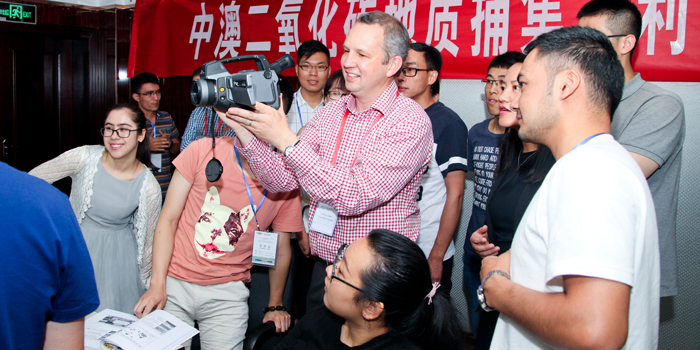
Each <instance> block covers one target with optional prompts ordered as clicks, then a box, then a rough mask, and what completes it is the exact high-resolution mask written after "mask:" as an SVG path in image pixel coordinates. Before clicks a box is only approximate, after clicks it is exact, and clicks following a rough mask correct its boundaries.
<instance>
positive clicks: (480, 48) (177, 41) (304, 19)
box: [128, 0, 700, 81]
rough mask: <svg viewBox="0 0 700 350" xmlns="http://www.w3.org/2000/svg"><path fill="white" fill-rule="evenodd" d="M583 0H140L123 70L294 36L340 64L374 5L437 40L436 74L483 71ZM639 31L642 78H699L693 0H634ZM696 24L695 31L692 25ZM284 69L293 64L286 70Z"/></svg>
mask: <svg viewBox="0 0 700 350" xmlns="http://www.w3.org/2000/svg"><path fill="white" fill-rule="evenodd" d="M586 2H587V0H568V1H565V0H511V1H508V0H430V1H427V0H426V1H418V0H306V1H304V0H267V1H264V0H223V1H222V0H206V1H204V2H200V1H193V0H139V1H137V2H136V11H135V14H134V21H133V30H132V36H131V40H132V41H131V51H130V55H129V72H128V75H129V76H130V77H133V76H134V75H135V74H136V73H141V72H146V71H148V72H152V73H154V74H156V75H158V76H160V77H169V76H177V75H190V74H191V73H192V71H193V70H194V69H195V68H196V67H199V66H201V65H202V64H204V63H206V62H209V61H212V60H220V59H224V58H228V57H233V56H242V55H249V54H263V55H265V56H266V57H267V59H268V60H269V61H270V63H272V62H273V61H275V60H276V59H278V58H279V57H281V56H282V55H283V54H284V53H290V54H291V55H292V56H293V57H295V60H296V54H295V53H296V48H297V47H299V45H300V43H302V42H304V41H306V40H310V39H317V40H320V41H322V42H323V43H324V44H326V46H328V48H329V49H330V51H331V68H332V69H333V70H336V69H339V68H340V56H341V55H342V45H343V41H344V40H345V36H346V34H347V32H348V31H349V29H350V28H351V27H352V24H353V23H354V22H355V20H356V19H357V16H358V14H360V13H363V12H369V11H374V10H380V11H384V12H387V13H389V14H392V15H393V16H395V17H396V18H398V19H399V20H401V21H402V22H403V23H404V26H406V28H407V29H408V31H409V34H410V35H411V38H412V40H414V41H417V42H425V43H428V44H430V45H433V46H435V47H437V48H438V49H439V50H440V51H441V53H442V57H443V60H444V65H443V68H442V77H443V78H447V79H474V78H479V79H480V78H483V77H484V74H485V72H486V68H487V66H488V64H489V62H490V61H491V59H492V58H493V57H494V56H497V55H499V54H501V53H504V52H506V51H508V50H521V48H522V47H524V46H525V45H526V44H527V43H528V42H529V41H530V40H532V39H533V38H534V37H536V36H537V35H539V34H541V33H543V32H546V31H549V30H552V29H556V28H559V27H561V26H570V25H575V24H576V13H577V12H578V10H579V9H580V8H581V6H582V5H583V4H585V3H586ZM634 2H635V3H637V2H638V6H639V10H640V11H641V13H642V15H643V18H644V20H643V32H642V37H641V39H640V40H639V43H638V45H637V49H636V50H635V57H634V63H633V65H634V67H635V71H637V72H641V73H642V75H643V77H644V78H645V79H646V80H656V81H700V60H699V59H698V57H700V22H695V21H689V19H692V18H700V4H698V3H695V2H692V3H691V2H690V1H688V0H678V1H676V0H635V1H634ZM695 34H698V35H695ZM285 74H292V73H291V71H288V72H285Z"/></svg>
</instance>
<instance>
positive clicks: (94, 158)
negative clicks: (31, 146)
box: [29, 103, 161, 313]
mask: <svg viewBox="0 0 700 350" xmlns="http://www.w3.org/2000/svg"><path fill="white" fill-rule="evenodd" d="M100 132H101V133H102V136H103V137H104V146H103V145H96V146H83V147H78V148H75V149H72V150H70V151H67V152H65V153H63V154H61V155H60V156H58V157H57V158H54V159H52V160H50V161H48V162H46V163H44V164H41V165H39V166H38V167H36V168H34V169H33V170H32V171H30V172H29V174H31V175H34V176H36V177H39V178H41V179H44V180H46V181H48V182H49V183H53V182H54V181H58V180H60V179H62V178H64V177H66V176H70V177H71V179H72V180H73V184H72V187H71V194H70V202H71V205H72V206H73V211H74V212H75V215H76V216H77V218H78V223H80V228H81V230H82V231H83V236H84V237H85V243H87V247H88V250H89V252H90V258H91V260H92V265H93V267H94V270H95V280H96V281H97V291H98V293H99V297H100V307H99V308H98V309H97V311H101V310H103V309H106V308H110V309H114V310H118V311H121V312H125V313H131V311H132V309H133V307H134V304H136V302H137V301H138V300H139V298H140V297H141V295H142V294H143V293H144V292H145V291H146V288H147V286H148V283H149V280H150V276H151V248H152V245H153V233H154V231H155V227H156V222H157V221H158V215H159V214H160V206H161V192H160V185H158V181H157V180H156V178H155V177H154V176H153V174H152V173H151V171H149V167H150V166H151V162H150V154H149V150H148V138H147V137H146V117H145V116H144V115H143V112H141V110H140V109H139V108H138V107H135V106H133V105H130V104H127V103H122V104H117V105H116V106H114V107H112V108H111V109H110V110H109V112H108V113H107V117H106V119H105V122H104V127H103V128H102V129H101V130H100Z"/></svg>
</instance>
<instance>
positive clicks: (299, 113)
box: [294, 91, 304, 128]
mask: <svg viewBox="0 0 700 350" xmlns="http://www.w3.org/2000/svg"><path fill="white" fill-rule="evenodd" d="M297 94H298V95H299V96H301V94H300V93H299V92H298V91H297ZM294 102H296V103H297V114H298V115H299V123H301V127H302V128H303V127H304V121H303V120H302V119H301V109H299V99H298V98H295V99H294Z"/></svg>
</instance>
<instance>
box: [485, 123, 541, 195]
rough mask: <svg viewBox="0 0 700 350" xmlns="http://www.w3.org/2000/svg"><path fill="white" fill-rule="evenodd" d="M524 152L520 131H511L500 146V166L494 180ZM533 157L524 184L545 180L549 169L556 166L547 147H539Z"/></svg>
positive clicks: (497, 166)
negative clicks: (553, 165)
mask: <svg viewBox="0 0 700 350" xmlns="http://www.w3.org/2000/svg"><path fill="white" fill-rule="evenodd" d="M522 150H523V141H522V140H520V137H519V136H518V131H517V130H514V129H510V130H509V131H508V132H507V133H506V135H505V136H504V137H503V138H501V141H500V144H499V146H498V153H499V155H498V164H496V170H495V171H494V178H495V177H498V176H499V175H501V174H504V173H505V172H506V171H508V169H509V168H510V167H511V166H512V165H513V160H514V159H515V158H516V157H517V156H518V155H519V154H520V152H521V151H522ZM535 152H536V153H535V154H534V155H532V157H533V158H532V163H531V164H532V166H531V167H530V169H529V170H528V171H527V172H526V173H525V174H523V176H522V180H523V182H524V183H536V182H540V181H542V180H544V178H545V176H547V173H549V169H550V168H551V167H552V164H554V161H555V159H554V155H553V154H552V151H551V150H550V149H549V147H547V146H545V145H537V151H535Z"/></svg>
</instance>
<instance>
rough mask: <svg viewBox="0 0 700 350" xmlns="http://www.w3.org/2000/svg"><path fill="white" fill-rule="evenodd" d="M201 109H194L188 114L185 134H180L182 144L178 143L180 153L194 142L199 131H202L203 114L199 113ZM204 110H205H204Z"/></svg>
mask: <svg viewBox="0 0 700 350" xmlns="http://www.w3.org/2000/svg"><path fill="white" fill-rule="evenodd" d="M201 110H202V109H201V108H200V107H197V108H195V109H194V110H193V111H192V113H191V114H190V119H189V120H188V121H187V127H185V132H184V133H183V134H182V142H181V143H180V152H182V151H184V150H185V148H186V147H187V146H188V145H189V144H190V143H191V142H192V141H194V140H196V139H197V135H198V133H199V130H202V131H204V130H203V129H204V118H205V114H204V113H200V111H201ZM205 110H206V109H205Z"/></svg>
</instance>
